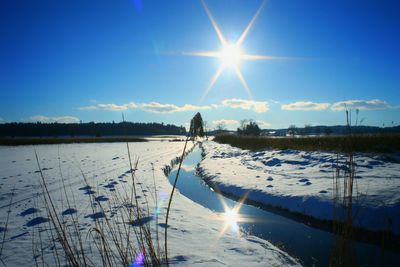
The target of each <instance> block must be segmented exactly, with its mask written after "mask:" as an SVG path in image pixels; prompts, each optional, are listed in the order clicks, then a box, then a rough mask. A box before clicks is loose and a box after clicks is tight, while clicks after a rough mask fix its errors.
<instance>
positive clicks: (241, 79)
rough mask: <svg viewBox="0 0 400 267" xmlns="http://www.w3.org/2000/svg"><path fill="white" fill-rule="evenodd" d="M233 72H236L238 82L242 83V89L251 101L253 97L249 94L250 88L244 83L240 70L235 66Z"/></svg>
mask: <svg viewBox="0 0 400 267" xmlns="http://www.w3.org/2000/svg"><path fill="white" fill-rule="evenodd" d="M235 72H236V75H237V76H238V78H239V80H240V82H241V83H242V85H243V87H244V89H245V90H246V92H247V94H248V95H249V98H250V99H253V95H252V94H251V90H250V87H249V85H248V84H247V82H246V80H245V78H244V77H243V74H242V72H241V71H240V69H239V67H238V66H235Z"/></svg>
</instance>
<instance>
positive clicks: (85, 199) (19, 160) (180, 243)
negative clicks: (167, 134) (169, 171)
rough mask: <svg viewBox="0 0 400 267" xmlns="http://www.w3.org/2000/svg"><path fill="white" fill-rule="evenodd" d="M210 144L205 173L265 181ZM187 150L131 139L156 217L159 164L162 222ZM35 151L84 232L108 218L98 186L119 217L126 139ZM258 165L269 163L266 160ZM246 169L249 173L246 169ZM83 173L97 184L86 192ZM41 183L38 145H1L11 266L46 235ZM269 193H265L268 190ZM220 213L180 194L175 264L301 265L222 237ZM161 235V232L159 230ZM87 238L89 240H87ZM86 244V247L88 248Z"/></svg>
mask: <svg viewBox="0 0 400 267" xmlns="http://www.w3.org/2000/svg"><path fill="white" fill-rule="evenodd" d="M190 146H192V144H190ZM205 146H206V149H207V151H208V152H209V155H208V156H207V158H206V160H205V162H204V163H203V164H202V166H203V167H207V168H208V167H209V169H207V170H208V173H209V174H212V175H215V174H216V173H215V172H217V171H216V170H215V169H214V168H215V163H217V162H218V164H222V165H221V166H222V169H221V168H218V171H221V175H220V176H218V177H219V178H218V179H220V180H218V181H220V182H223V183H225V184H227V185H229V184H232V183H237V186H238V188H241V187H242V186H243V188H245V187H246V186H247V187H254V186H261V184H259V185H258V184H257V182H254V183H242V182H240V180H243V179H244V178H245V177H248V181H252V180H254V181H257V179H258V178H257V179H254V178H255V177H249V175H250V173H251V174H253V172H254V174H256V172H257V173H258V172H261V173H262V176H261V177H262V178H260V180H261V179H263V180H265V179H264V178H265V175H267V174H266V173H264V172H263V169H259V168H256V166H255V165H254V166H252V165H245V162H248V163H249V164H252V163H254V164H258V165H259V161H258V160H253V161H243V162H242V160H244V158H245V157H244V156H245V155H243V157H242V156H239V155H237V156H235V157H230V159H229V158H228V157H226V158H224V157H221V162H220V160H217V158H215V157H213V155H214V152H211V149H212V147H215V148H216V149H218V151H217V152H216V153H217V154H215V155H222V152H223V150H226V151H227V152H229V153H236V152H235V151H236V150H232V148H228V147H223V146H218V145H216V144H215V143H208V144H206V145H205ZM182 148H183V143H181V142H161V141H152V142H147V143H130V149H131V155H132V157H133V158H136V157H138V158H139V165H138V170H137V171H136V176H137V179H138V182H139V183H140V188H142V189H143V190H140V191H141V192H140V194H141V197H140V198H139V202H140V203H142V204H143V206H145V205H144V202H143V201H144V197H145V195H146V196H147V200H148V204H149V210H150V213H151V215H154V212H155V211H156V210H157V208H156V207H155V203H154V200H153V194H154V186H153V173H152V171H151V169H152V164H154V170H155V171H154V177H155V181H156V185H157V191H158V195H159V207H158V210H161V212H160V221H161V222H163V221H164V215H165V207H166V202H167V197H168V195H169V193H170V192H171V185H170V184H169V182H168V181H167V179H166V177H165V176H164V174H163V171H162V167H164V166H165V165H167V164H169V162H170V160H171V159H173V158H175V157H176V156H179V155H180V153H181V150H182ZM36 150H37V153H38V157H39V160H40V166H41V169H42V171H43V174H44V177H45V179H46V181H47V184H48V188H49V191H50V193H51V195H52V197H53V199H54V200H55V205H56V208H57V209H58V210H59V215H60V216H61V217H62V218H64V217H63V216H62V215H61V214H62V212H63V211H64V212H65V211H67V209H68V208H75V209H76V210H77V213H76V214H77V216H78V219H79V223H80V231H82V233H83V236H85V237H87V236H88V235H87V233H88V232H89V231H90V229H91V227H93V225H94V219H95V218H97V220H104V218H101V217H102V216H93V214H92V209H91V204H90V194H93V193H94V192H92V191H95V192H96V193H95V195H96V197H99V198H98V200H99V201H101V202H102V203H105V204H104V206H105V207H108V208H107V209H106V210H105V211H106V212H105V214H104V216H106V217H107V218H111V217H113V216H118V213H119V207H118V206H115V205H113V204H115V203H113V201H114V198H113V196H115V194H116V193H118V194H121V195H123V193H122V192H130V183H131V181H130V176H129V175H128V173H129V169H130V167H129V163H128V160H127V149H126V144H124V143H112V144H111V143H110V144H108V143H105V144H68V145H41V146H36ZM241 153H242V152H241ZM244 153H245V152H244ZM246 157H254V155H252V154H248V155H247V156H246ZM226 160H228V161H226ZM229 160H232V162H231V163H229ZM227 164H235V167H234V168H231V167H229V168H228V165H227ZM246 164H247V163H246ZM236 165H237V166H236ZM223 166H226V168H227V169H226V171H228V170H229V171H231V170H235V171H236V172H237V176H230V174H228V173H227V172H226V173H225V171H224V167H223ZM247 167H249V168H247ZM260 167H261V168H264V167H262V166H261V165H260ZM250 168H251V169H250ZM385 169H386V168H385ZM243 170H245V171H246V172H243ZM81 171H82V173H83V174H84V175H85V176H86V178H87V181H88V183H89V184H90V185H91V186H92V189H87V188H86V189H85V182H84V181H83V175H82V173H81ZM293 171H294V170H293ZM242 174H243V175H246V176H243V179H241V178H242ZM61 175H62V176H61ZM268 175H269V174H268ZM271 176H272V177H274V179H279V178H278V177H277V176H274V175H273V174H271ZM288 176H289V175H288ZM61 177H63V178H64V181H65V185H66V186H65V188H66V191H67V195H68V197H69V199H70V200H71V201H72V204H71V207H68V205H67V203H66V197H65V192H64V189H63V188H64V187H63V186H62V179H61ZM227 178H229V180H228V179H227ZM309 178H311V177H309ZM282 179H283V178H282ZM310 180H311V179H310ZM39 181H40V176H39V173H38V165H37V163H36V160H35V155H34V147H33V146H18V147H0V241H2V240H3V235H4V237H5V240H4V244H3V245H4V247H3V250H2V254H1V260H2V262H3V263H5V264H6V265H7V266H27V265H28V266H31V265H34V261H33V250H32V240H33V239H35V240H34V241H35V242H37V241H38V236H37V235H36V237H33V236H32V235H33V234H34V233H35V230H34V229H36V230H37V229H40V232H41V233H42V236H45V235H46V231H48V228H49V223H47V214H46V212H45V207H44V203H43V201H42V199H43V195H42V194H41V192H42V189H41V187H40V185H39ZM264 182H265V181H264ZM276 182H277V181H274V182H271V184H277V183H276ZM389 182H390V181H389ZM389 182H387V183H389ZM397 186H398V184H397ZM264 187H265V184H264ZM286 187H288V186H286ZM286 187H285V188H286ZM277 188H279V186H276V187H275V189H274V190H276V189H277ZM397 189H398V187H397ZM268 190H270V189H268ZM265 192H266V193H267V191H265ZM285 192H290V191H285ZM10 202H11V204H10ZM8 211H10V214H9V222H8V226H7V229H5V223H6V218H7V212H8ZM66 213H68V212H66ZM221 218H223V217H222V216H221V215H217V214H215V213H213V212H211V211H210V210H208V209H206V208H203V207H202V206H200V205H198V204H196V203H194V202H192V201H191V200H189V199H187V198H186V197H184V196H182V195H180V194H179V192H177V193H176V195H175V197H174V200H173V205H172V209H171V213H170V219H169V225H170V227H169V228H168V229H169V230H168V240H169V256H170V259H171V262H172V263H173V264H183V265H193V264H198V265H201V266H204V265H211V266H215V265H229V266H234V265H235V266H237V265H244V264H246V265H250V266H257V265H260V266H287V265H297V262H296V261H295V260H294V259H293V258H291V257H290V256H288V255H287V254H286V253H284V252H282V251H281V250H279V249H278V248H276V247H274V246H273V245H271V244H270V243H268V242H266V241H264V240H261V239H259V238H256V237H252V236H238V235H237V234H235V233H234V232H230V231H226V232H225V234H224V235H223V236H219V233H220V231H221V229H222V228H223V227H224V224H225V222H224V221H223V220H221ZM149 223H150V225H151V227H152V229H153V231H154V229H155V228H156V226H155V221H154V216H153V217H151V218H150V222H149ZM159 229H160V230H161V231H162V233H163V228H161V227H159ZM153 234H154V232H153ZM161 236H163V235H162V234H161ZM161 239H162V237H161ZM87 242H88V243H89V241H87ZM161 243H162V244H163V240H161ZM89 245H90V244H86V243H85V244H84V246H85V247H86V246H89ZM36 249H37V248H36ZM40 250H41V249H39V251H40ZM51 250H52V247H44V248H43V253H44V258H48V257H50V255H53V254H52V252H51ZM46 255H47V256H48V257H47V256H46ZM132 260H133V259H132ZM50 265H51V264H50Z"/></svg>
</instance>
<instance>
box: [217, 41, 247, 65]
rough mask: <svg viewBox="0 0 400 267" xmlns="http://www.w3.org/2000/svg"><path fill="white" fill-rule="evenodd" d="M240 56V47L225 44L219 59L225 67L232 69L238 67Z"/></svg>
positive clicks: (241, 53)
mask: <svg viewBox="0 0 400 267" xmlns="http://www.w3.org/2000/svg"><path fill="white" fill-rule="evenodd" d="M242 55H243V52H242V51H241V49H240V47H238V46H237V45H236V44H232V43H231V44H226V45H225V46H224V47H223V48H222V50H221V53H220V58H221V61H222V64H223V65H224V66H225V67H230V68H233V67H237V66H238V65H239V63H240V59H241V57H242Z"/></svg>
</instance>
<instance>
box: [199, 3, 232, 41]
mask: <svg viewBox="0 0 400 267" xmlns="http://www.w3.org/2000/svg"><path fill="white" fill-rule="evenodd" d="M201 3H202V4H203V7H204V9H205V10H206V12H207V15H208V18H209V19H210V21H211V23H212V25H213V28H214V30H215V31H216V32H217V35H218V38H219V40H220V42H221V44H222V45H223V46H224V45H226V43H227V42H226V40H225V37H224V35H223V34H222V32H221V30H220V28H219V27H218V24H217V22H216V21H215V19H214V17H213V16H212V14H211V12H210V10H209V9H208V6H207V4H206V2H205V1H204V0H201Z"/></svg>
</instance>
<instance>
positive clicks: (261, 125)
mask: <svg viewBox="0 0 400 267" xmlns="http://www.w3.org/2000/svg"><path fill="white" fill-rule="evenodd" d="M256 123H257V124H258V126H260V128H267V127H270V126H271V124H270V123H269V122H267V121H264V120H256Z"/></svg>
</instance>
